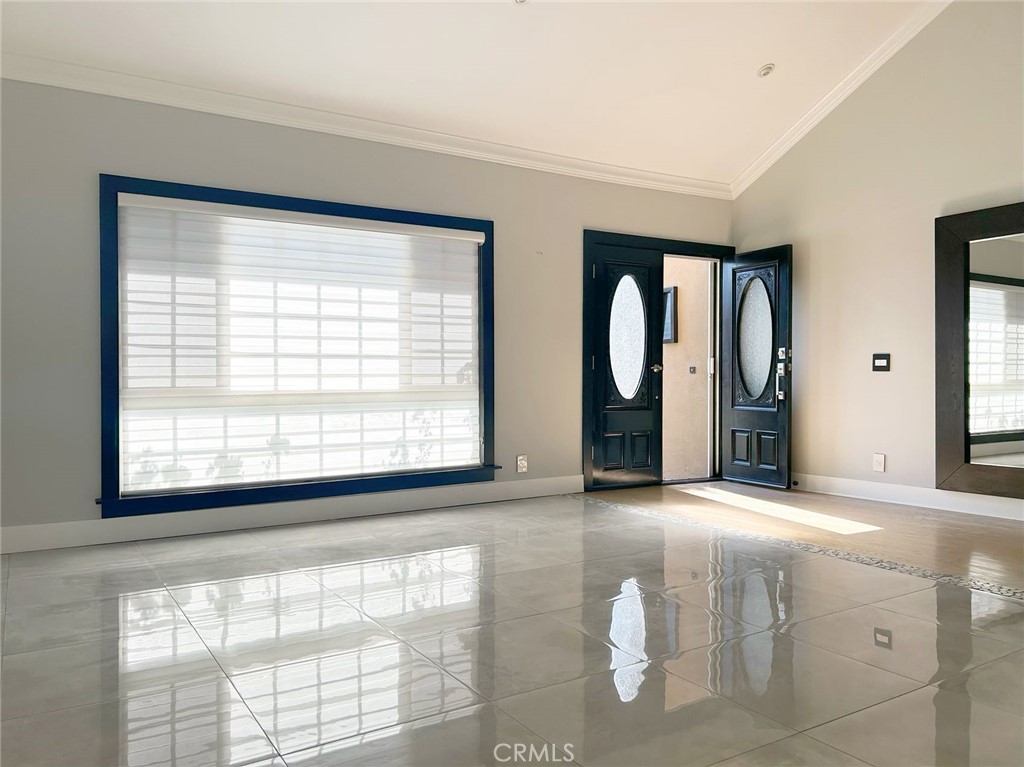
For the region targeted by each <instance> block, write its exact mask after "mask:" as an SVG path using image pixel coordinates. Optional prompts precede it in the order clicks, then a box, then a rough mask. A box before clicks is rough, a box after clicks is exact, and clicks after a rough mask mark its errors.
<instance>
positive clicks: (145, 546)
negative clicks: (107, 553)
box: [139, 530, 265, 564]
mask: <svg viewBox="0 0 1024 767" xmlns="http://www.w3.org/2000/svg"><path fill="white" fill-rule="evenodd" d="M264 548H265V547H264V545H263V544H262V543H260V542H259V541H258V540H256V538H255V537H253V536H252V535H250V534H249V532H248V531H247V530H241V531H232V532H228V533H207V534H205V535H181V536H176V537H174V538H156V539H153V540H148V541H139V550H140V551H141V552H142V555H143V556H144V557H145V558H146V559H147V560H149V561H150V562H151V563H153V564H156V563H158V562H177V561H179V560H182V559H209V558H211V557H223V556H228V555H231V554H245V553H251V552H258V551H262V550H263V549H264Z"/></svg>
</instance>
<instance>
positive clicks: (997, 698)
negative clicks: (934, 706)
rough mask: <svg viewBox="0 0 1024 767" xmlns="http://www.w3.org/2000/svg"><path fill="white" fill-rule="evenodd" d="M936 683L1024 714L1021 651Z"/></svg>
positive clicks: (977, 699)
mask: <svg viewBox="0 0 1024 767" xmlns="http://www.w3.org/2000/svg"><path fill="white" fill-rule="evenodd" d="M938 686H939V687H940V688H941V689H943V690H959V691H960V692H963V693H965V694H966V695H968V696H970V698H971V700H976V701H978V702H979V703H985V704H988V705H989V706H995V707H996V708H1001V709H1003V710H1004V711H1009V712H1010V713H1011V714H1016V715H1017V716H1020V717H1024V651H1021V652H1015V653H1013V654H1012V655H1007V656H1006V657H1004V658H999V659H998V660H994V661H992V662H990V663H986V664H984V665H981V666H976V667H975V668H972V669H969V670H968V671H962V672H960V673H959V674H957V675H956V676H952V677H950V678H949V679H946V680H944V681H942V682H940V683H939V685H938Z"/></svg>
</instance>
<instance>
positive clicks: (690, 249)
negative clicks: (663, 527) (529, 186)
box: [581, 229, 736, 491]
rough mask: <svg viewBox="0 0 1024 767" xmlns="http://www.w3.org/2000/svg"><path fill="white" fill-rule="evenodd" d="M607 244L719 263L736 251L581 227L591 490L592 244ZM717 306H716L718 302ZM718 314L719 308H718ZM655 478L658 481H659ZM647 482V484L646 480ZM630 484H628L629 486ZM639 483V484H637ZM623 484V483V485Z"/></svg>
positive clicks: (586, 465) (586, 458) (589, 483)
mask: <svg viewBox="0 0 1024 767" xmlns="http://www.w3.org/2000/svg"><path fill="white" fill-rule="evenodd" d="M601 245H610V246H613V247H617V248H635V249H637V250H657V251H660V252H661V253H662V254H663V255H666V256H690V257H696V258H705V259H708V260H713V261H718V262H719V271H721V263H722V262H723V261H726V260H729V259H731V258H732V257H733V256H734V255H735V254H736V248H734V247H732V246H731V245H713V244H710V243H703V242H689V241H686V240H671V239H665V238H662V237H645V236H642V235H634V234H621V233H618V232H605V231H601V230H597V229H584V230H583V357H582V359H581V364H582V366H583V454H582V459H583V488H584V490H587V491H589V490H592V489H593V482H594V462H593V456H594V452H593V451H594V426H595V423H596V418H595V403H594V402H593V399H594V368H593V358H594V355H595V348H596V338H595V328H594V323H593V321H592V318H593V317H594V316H595V312H596V309H597V306H596V304H595V298H596V296H595V293H594V269H595V264H596V261H595V259H594V249H595V247H596V246H601ZM719 307H720V305H719ZM719 313H720V310H719ZM718 334H719V345H720V344H721V329H720V324H719V329H718ZM721 407H722V404H721V398H719V403H718V418H719V421H720V420H721V415H722V414H721ZM716 464H717V467H716V475H715V476H716V477H717V476H719V475H720V474H721V466H722V446H721V441H720V440H718V449H717V458H716ZM661 481H662V478H659V480H658V482H661ZM647 484H650V483H647ZM632 486H634V485H631V487H632ZM640 486H642V485H640ZM623 487H626V485H623Z"/></svg>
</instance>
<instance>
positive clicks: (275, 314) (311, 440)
mask: <svg viewBox="0 0 1024 767" xmlns="http://www.w3.org/2000/svg"><path fill="white" fill-rule="evenodd" d="M160 199H161V198H151V199H149V200H145V198H139V197H137V196H134V195H131V196H129V195H122V196H121V199H120V200H119V205H118V211H119V223H118V252H119V273H120V284H121V290H120V319H121V327H120V333H121V338H120V343H121V361H120V364H121V376H120V393H121V413H120V416H121V431H120V446H121V447H120V449H121V493H122V495H131V494H136V493H149V492H167V491H173V490H177V489H195V488H203V487H211V486H217V487H221V486H225V485H229V486H230V485H249V484H257V483H262V482H294V481H304V480H312V479H320V478H332V477H345V476H355V475H366V474H379V473H383V472H393V471H415V470H424V469H438V468H447V467H462V466H477V465H480V463H481V458H482V456H481V448H480V444H481V443H480V438H481V435H480V415H479V413H480V396H479V338H478V327H479V323H478V311H479V299H478V263H479V254H478V250H479V242H480V241H481V238H482V235H477V234H476V233H471V232H462V233H461V234H460V233H458V232H454V233H453V231H452V230H437V236H434V235H433V234H432V233H431V231H430V230H429V229H428V228H426V227H421V226H417V227H409V229H408V231H407V232H403V231H402V225H399V224H391V223H389V224H382V225H381V226H382V227H383V228H386V230H387V231H371V230H369V229H368V228H366V227H368V226H370V225H372V222H363V224H362V225H361V227H360V228H358V229H356V228H352V227H351V226H347V225H345V224H346V223H347V222H348V220H347V219H344V220H343V219H338V220H337V223H336V224H332V223H331V219H330V217H325V216H316V217H310V220H308V221H307V220H301V219H296V218H295V216H293V215H292V214H287V213H284V212H282V215H281V216H277V215H276V212H275V211H269V210H260V211H258V213H259V215H260V216H263V217H262V218H259V217H256V215H255V214H254V212H253V209H248V208H246V209H240V211H239V213H240V215H231V208H232V206H225V205H216V206H213V205H209V206H208V210H204V209H203V206H204V205H206V203H198V202H190V203H188V204H187V205H184V204H179V205H171V204H168V205H167V206H166V207H161V205H160ZM140 201H145V202H144V204H139V203H140ZM455 235H459V236H455Z"/></svg>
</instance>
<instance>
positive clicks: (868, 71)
mask: <svg viewBox="0 0 1024 767" xmlns="http://www.w3.org/2000/svg"><path fill="white" fill-rule="evenodd" d="M951 3H952V0H929V2H926V3H925V4H924V5H923V6H922V7H921V8H920V9H918V10H917V12H916V13H914V14H913V15H912V16H911V17H910V18H909V19H907V20H906V21H905V22H904V23H903V25H902V26H900V28H899V29H897V30H896V31H895V32H893V33H892V35H890V36H889V38H888V39H887V40H886V41H885V42H884V43H882V44H881V45H880V46H879V47H878V48H876V49H875V50H874V52H873V53H872V54H871V55H870V56H868V57H867V58H866V59H864V61H862V62H861V63H860V64H859V65H858V66H857V68H856V69H854V70H853V71H852V72H850V74H848V75H847V76H846V77H845V78H843V80H842V81H841V82H840V83H839V84H838V85H837V86H836V87H835V88H833V89H832V90H831V91H829V92H828V94H826V96H825V97H824V98H823V99H822V100H821V101H819V102H818V103H817V104H815V105H814V107H812V108H811V110H810V111H809V112H807V114H805V115H804V116H803V117H801V118H800V119H799V120H798V121H797V122H796V123H795V124H794V125H793V126H792V127H791V128H790V129H789V130H787V131H786V132H785V133H783V134H782V135H781V136H780V137H779V138H778V139H777V140H776V141H775V143H773V144H772V145H771V146H770V147H768V148H767V149H766V150H765V151H764V152H762V153H761V155H760V156H759V157H758V158H757V159H756V160H754V161H753V162H752V163H750V165H748V166H747V167H746V168H745V169H744V170H743V172H742V173H740V174H739V175H738V176H737V177H736V178H735V179H733V182H732V183H731V184H730V185H729V188H730V190H731V192H732V199H734V200H735V199H736V198H737V197H739V196H740V195H741V194H743V192H744V191H745V190H746V189H747V187H749V186H750V185H751V184H753V183H754V182H755V181H757V179H759V178H760V177H761V176H762V174H764V173H765V172H766V171H767V170H768V169H769V168H770V167H772V165H774V164H775V163H776V162H778V160H779V159H780V158H781V157H782V156H783V155H784V154H786V152H788V151H789V150H790V149H792V148H793V146H794V145H795V144H796V143H797V142H798V141H799V140H800V139H802V138H803V137H804V136H806V135H807V134H808V133H810V132H811V129H812V128H814V126H816V125H817V124H818V123H820V122H821V121H822V120H824V119H825V118H826V117H827V116H828V115H829V113H831V112H832V110H833V109H835V108H836V107H837V106H839V105H840V104H841V103H842V102H843V101H845V100H846V97H847V96H849V95H850V94H851V93H853V92H854V91H855V90H857V88H859V87H860V85H861V84H862V83H863V82H864V81H865V80H867V79H868V78H869V77H871V75H872V74H874V73H875V72H876V71H877V70H878V69H879V68H880V67H881V66H882V65H883V64H884V63H885V62H887V61H888V60H889V59H890V58H892V57H893V55H895V53H896V52H897V51H899V50H900V49H901V48H902V47H903V46H904V45H906V44H907V43H908V42H910V41H911V40H912V39H913V38H914V36H915V35H916V34H917V33H918V32H920V31H921V30H922V29H924V28H925V27H926V26H928V24H930V23H931V21H932V20H933V19H934V18H935V17H936V16H938V15H939V14H940V13H942V12H943V11H944V10H945V9H946V8H947V7H948V6H949V5H950V4H951Z"/></svg>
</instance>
